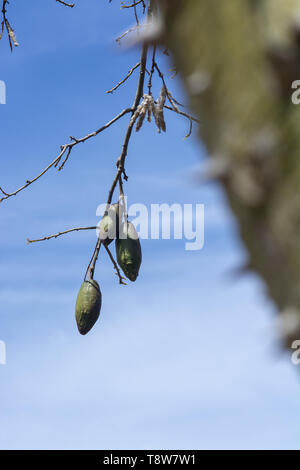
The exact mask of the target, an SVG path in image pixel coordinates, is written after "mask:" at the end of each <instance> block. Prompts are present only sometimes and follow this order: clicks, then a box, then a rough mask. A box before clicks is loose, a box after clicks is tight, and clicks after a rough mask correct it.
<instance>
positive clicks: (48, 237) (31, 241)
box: [27, 227, 97, 245]
mask: <svg viewBox="0 0 300 470" xmlns="http://www.w3.org/2000/svg"><path fill="white" fill-rule="evenodd" d="M96 229H97V227H76V228H71V229H69V230H65V231H64V232H58V233H55V234H54V235H49V236H47V237H44V238H38V239H36V240H30V239H29V238H27V244H28V245H30V244H31V243H36V242H43V241H46V240H51V239H52V238H58V237H60V236H61V235H66V234H67V233H71V232H79V231H81V230H96Z"/></svg>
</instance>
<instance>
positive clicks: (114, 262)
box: [103, 245, 127, 286]
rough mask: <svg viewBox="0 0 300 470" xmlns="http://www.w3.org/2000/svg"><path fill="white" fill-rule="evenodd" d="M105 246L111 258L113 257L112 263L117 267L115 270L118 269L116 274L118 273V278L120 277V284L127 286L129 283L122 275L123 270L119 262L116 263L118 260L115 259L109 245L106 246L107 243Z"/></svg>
mask: <svg viewBox="0 0 300 470" xmlns="http://www.w3.org/2000/svg"><path fill="white" fill-rule="evenodd" d="M103 246H104V248H105V249H106V251H107V254H108V256H109V258H110V259H111V262H112V264H113V266H114V268H115V270H116V275H117V276H118V278H119V284H123V285H124V286H126V285H127V283H126V282H124V281H126V278H125V277H123V276H122V274H121V272H120V269H119V267H118V265H117V263H116V261H115V259H114V257H113V255H112V253H111V251H110V249H109V248H108V246H106V245H103Z"/></svg>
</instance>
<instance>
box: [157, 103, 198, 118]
mask: <svg viewBox="0 0 300 470" xmlns="http://www.w3.org/2000/svg"><path fill="white" fill-rule="evenodd" d="M164 108H166V109H168V110H169V111H173V113H176V114H180V116H184V117H186V118H187V119H189V120H192V121H194V122H197V123H199V119H197V118H195V117H194V116H191V115H190V114H188V113H184V112H183V111H180V109H178V110H175V109H174V108H171V106H168V105H166V104H165V105H164Z"/></svg>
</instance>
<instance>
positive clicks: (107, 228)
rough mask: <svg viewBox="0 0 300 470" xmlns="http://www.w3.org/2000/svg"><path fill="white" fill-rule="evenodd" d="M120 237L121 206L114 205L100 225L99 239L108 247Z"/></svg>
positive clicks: (110, 207)
mask: <svg viewBox="0 0 300 470" xmlns="http://www.w3.org/2000/svg"><path fill="white" fill-rule="evenodd" d="M118 235H119V204H118V203H116V204H112V205H111V206H109V208H108V210H107V211H106V212H105V214H104V216H103V217H102V219H101V221H100V224H99V238H100V239H101V240H102V243H103V244H104V245H106V246H108V245H109V244H110V243H111V242H112V241H113V240H115V239H116V238H117V237H118Z"/></svg>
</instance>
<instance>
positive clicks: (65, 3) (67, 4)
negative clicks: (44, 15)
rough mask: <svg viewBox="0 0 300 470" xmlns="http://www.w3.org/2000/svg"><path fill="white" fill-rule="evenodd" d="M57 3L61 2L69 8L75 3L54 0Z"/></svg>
mask: <svg viewBox="0 0 300 470" xmlns="http://www.w3.org/2000/svg"><path fill="white" fill-rule="evenodd" d="M56 1H57V2H58V3H61V4H62V5H65V6H66V7H70V8H73V7H75V3H67V2H64V1H63V0H56Z"/></svg>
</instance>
